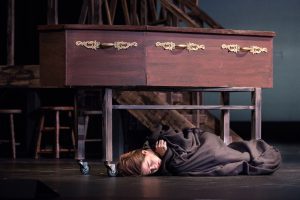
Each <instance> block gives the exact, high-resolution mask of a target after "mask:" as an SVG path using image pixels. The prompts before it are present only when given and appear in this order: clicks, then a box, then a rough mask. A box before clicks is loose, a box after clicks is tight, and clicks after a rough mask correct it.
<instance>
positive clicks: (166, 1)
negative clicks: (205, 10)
mask: <svg viewBox="0 0 300 200" xmlns="http://www.w3.org/2000/svg"><path fill="white" fill-rule="evenodd" d="M160 2H161V5H162V6H163V7H164V8H166V9H167V10H168V11H169V12H171V13H172V14H173V15H175V16H177V17H178V18H179V19H181V20H183V21H185V22H187V23H188V25H190V26H191V27H199V25H198V24H197V23H196V22H195V21H194V20H193V19H192V18H190V17H189V16H188V15H187V14H186V13H184V12H183V11H182V10H181V9H179V8H178V7H177V6H175V5H174V4H173V3H171V2H170V1H169V0H160Z"/></svg>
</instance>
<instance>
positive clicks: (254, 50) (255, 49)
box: [241, 46, 268, 54]
mask: <svg viewBox="0 0 300 200" xmlns="http://www.w3.org/2000/svg"><path fill="white" fill-rule="evenodd" d="M241 50H242V51H249V52H250V53H252V54H259V53H267V52H268V49H267V48H265V47H258V46H250V47H242V48H241Z"/></svg>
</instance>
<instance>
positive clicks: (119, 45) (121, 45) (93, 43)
mask: <svg viewBox="0 0 300 200" xmlns="http://www.w3.org/2000/svg"><path fill="white" fill-rule="evenodd" d="M75 44H76V46H83V47H85V48H87V49H93V50H97V49H99V48H109V47H114V48H116V49H118V50H124V49H128V48H129V47H137V46H138V44H137V42H124V41H117V42H113V43H101V42H99V41H97V40H90V41H76V42H75Z"/></svg>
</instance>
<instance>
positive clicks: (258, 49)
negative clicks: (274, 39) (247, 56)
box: [221, 44, 268, 54]
mask: <svg viewBox="0 0 300 200" xmlns="http://www.w3.org/2000/svg"><path fill="white" fill-rule="evenodd" d="M221 48H222V49H227V50H228V52H234V53H238V52H240V51H247V52H250V53H252V54H259V53H267V52H268V49H267V48H265V47H258V46H250V47H240V45H237V44H222V46H221Z"/></svg>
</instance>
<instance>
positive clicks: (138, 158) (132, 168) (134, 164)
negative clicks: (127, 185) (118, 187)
mask: <svg viewBox="0 0 300 200" xmlns="http://www.w3.org/2000/svg"><path fill="white" fill-rule="evenodd" d="M142 150H143V149H137V150H133V151H130V152H128V153H125V154H122V155H121V156H120V159H119V162H118V164H117V170H118V174H119V175H121V176H140V175H141V174H142V171H141V166H142V162H143V161H144V159H145V156H144V154H143V153H142Z"/></svg>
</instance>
